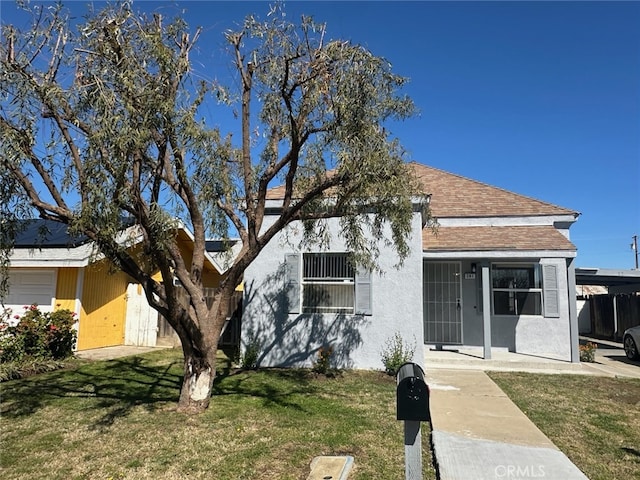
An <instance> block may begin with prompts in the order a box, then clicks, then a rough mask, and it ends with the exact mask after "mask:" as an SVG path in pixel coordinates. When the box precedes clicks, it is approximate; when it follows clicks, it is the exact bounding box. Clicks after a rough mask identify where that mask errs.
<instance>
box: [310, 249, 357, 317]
mask: <svg viewBox="0 0 640 480" xmlns="http://www.w3.org/2000/svg"><path fill="white" fill-rule="evenodd" d="M323 257H324V258H327V259H329V258H335V259H339V261H342V262H345V263H347V265H341V266H340V268H341V269H346V270H349V271H350V273H351V275H349V276H344V275H343V276H339V275H318V276H305V270H306V269H307V268H306V265H307V262H308V261H310V259H312V258H323ZM348 262H349V254H348V253H345V252H318V253H316V252H307V253H303V254H302V272H301V282H300V284H301V287H302V288H301V298H300V301H301V309H302V310H301V311H302V313H342V314H347V315H352V314H354V313H355V310H356V269H355V268H354V267H353V266H351V265H349V264H348ZM309 268H310V267H309ZM322 268H323V269H325V270H326V269H330V268H331V267H330V266H324V267H322ZM329 273H330V272H329ZM343 273H344V272H343ZM336 285H337V286H340V287H349V290H350V292H351V293H350V296H351V305H350V306H348V307H347V306H330V305H329V306H321V305H305V289H306V288H308V287H313V286H327V287H334V286H336Z"/></svg>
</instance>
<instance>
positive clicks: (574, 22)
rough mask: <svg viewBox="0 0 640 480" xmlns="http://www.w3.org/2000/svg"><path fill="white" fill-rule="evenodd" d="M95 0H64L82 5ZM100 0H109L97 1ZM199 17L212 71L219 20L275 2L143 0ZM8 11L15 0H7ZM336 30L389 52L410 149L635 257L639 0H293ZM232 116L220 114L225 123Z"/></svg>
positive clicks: (296, 10) (606, 258) (597, 248)
mask: <svg viewBox="0 0 640 480" xmlns="http://www.w3.org/2000/svg"><path fill="white" fill-rule="evenodd" d="M87 3H88V2H85V1H76V2H66V5H68V6H70V7H72V9H73V10H74V11H76V12H79V13H80V12H83V11H84V9H85V6H86V4H87ZM94 3H95V4H97V5H99V4H100V2H94ZM134 5H137V7H138V8H141V9H144V10H155V9H165V10H166V12H167V14H171V15H172V14H174V13H175V12H176V11H177V9H176V5H177V6H178V10H179V9H182V10H184V12H185V15H186V18H187V21H188V22H189V24H190V25H192V26H193V27H196V26H202V27H203V28H204V29H205V30H204V35H203V37H202V39H201V41H200V43H199V44H200V48H199V51H198V55H199V57H198V61H199V62H200V63H201V66H200V67H199V68H202V74H203V75H204V76H206V77H208V78H214V77H217V78H224V77H225V76H226V75H228V73H229V72H230V67H229V59H228V58H227V57H225V56H224V55H223V51H224V40H223V37H222V35H221V32H222V31H223V30H224V29H226V28H229V27H232V26H233V25H234V23H239V22H241V20H242V18H243V17H244V16H245V15H247V14H250V13H254V14H258V15H260V16H264V15H266V13H267V11H268V5H269V3H268V2H244V1H240V2H212V1H201V2H196V1H188V2H187V1H180V2H159V1H154V2H140V1H138V2H135V3H134ZM0 7H1V9H0V16H1V17H2V21H3V23H4V22H8V21H11V19H12V17H13V14H14V7H13V3H12V2H7V1H6V0H2V2H1V3H0ZM286 12H287V15H288V16H289V17H290V18H291V19H292V20H295V19H297V18H299V16H300V14H302V13H305V14H311V15H313V16H314V18H315V19H316V20H318V21H322V22H326V23H327V28H328V35H329V37H331V38H345V39H349V40H351V41H353V42H356V43H360V44H362V45H364V46H366V47H368V48H369V49H370V50H371V51H372V52H373V53H374V54H376V55H379V56H383V57H385V58H386V59H387V60H389V61H390V62H391V63H392V64H393V67H394V71H395V72H396V73H399V74H401V75H404V76H407V77H409V78H410V79H411V82H410V84H409V85H408V87H407V88H406V93H408V94H409V95H410V96H411V97H412V98H413V100H414V101H415V103H416V104H417V106H418V108H419V110H420V114H419V115H418V116H417V117H415V118H414V119H411V120H409V121H406V122H403V123H402V124H398V125H395V126H394V131H393V133H394V134H395V135H396V136H398V137H399V138H400V140H401V141H402V143H403V144H404V145H405V147H406V148H407V149H408V150H409V151H410V153H411V157H412V159H413V160H415V161H418V162H422V163H425V164H428V165H432V166H434V167H437V168H441V169H444V170H447V171H450V172H453V173H456V174H460V175H463V176H466V177H469V178H473V179H476V180H479V181H482V182H485V183H488V184H491V185H495V186H498V187H501V188H505V189H507V190H511V191H514V192H517V193H520V194H523V195H527V196H530V197H534V198H537V199H540V200H543V201H547V202H550V203H554V204H557V205H561V206H563V207H567V208H570V209H573V210H576V211H578V212H580V213H581V216H580V218H579V220H578V222H577V223H576V224H575V225H574V226H573V227H572V228H571V239H572V241H573V242H574V243H575V244H576V245H577V247H578V259H577V262H576V263H577V266H579V267H601V268H616V269H625V268H633V267H634V252H633V251H632V250H631V248H630V243H631V240H632V236H633V235H635V234H638V235H640V2H629V1H627V2H591V1H590V2H577V1H571V2H549V1H541V2H518V1H501V2H484V1H475V2H457V1H451V2H417V1H413V2H392V1H386V2H344V1H342V2H318V1H301V0H298V1H289V2H288V3H287V4H286ZM221 126H222V127H224V125H221Z"/></svg>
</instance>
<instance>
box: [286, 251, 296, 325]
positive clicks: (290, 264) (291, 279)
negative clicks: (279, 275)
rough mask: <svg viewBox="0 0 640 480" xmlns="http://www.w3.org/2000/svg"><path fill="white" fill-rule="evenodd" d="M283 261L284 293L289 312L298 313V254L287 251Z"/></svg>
mask: <svg viewBox="0 0 640 480" xmlns="http://www.w3.org/2000/svg"><path fill="white" fill-rule="evenodd" d="M284 262H285V281H284V288H285V295H286V298H287V303H288V307H289V313H300V255H298V254H297V253H289V254H287V255H285V257H284Z"/></svg>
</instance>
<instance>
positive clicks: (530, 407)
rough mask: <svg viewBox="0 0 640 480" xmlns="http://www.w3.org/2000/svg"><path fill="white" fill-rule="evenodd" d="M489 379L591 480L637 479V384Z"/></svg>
mask: <svg viewBox="0 0 640 480" xmlns="http://www.w3.org/2000/svg"><path fill="white" fill-rule="evenodd" d="M490 376H491V378H492V379H493V380H494V381H495V382H496V383H497V384H498V385H499V386H500V388H502V390H503V391H504V392H505V393H506V394H507V395H508V396H509V397H510V398H511V399H512V400H513V401H514V402H515V403H516V405H518V407H520V408H521V409H522V411H524V413H525V414H526V415H527V416H528V417H529V418H530V419H531V420H532V421H533V422H534V423H535V424H536V425H537V426H538V427H539V428H540V430H542V431H543V432H544V433H545V434H546V435H547V436H548V437H549V438H550V439H551V441H553V442H554V443H555V445H556V446H557V447H558V448H559V449H560V450H562V451H563V452H564V453H565V454H566V455H567V456H568V457H569V458H570V459H571V461H573V463H575V464H576V466H577V467H578V468H580V470H582V471H583V472H584V473H585V475H587V477H589V478H590V479H591V480H617V479H625V480H627V479H640V380H634V379H621V378H606V377H588V376H582V375H537V374H527V373H502V372H500V373H498V372H492V373H490Z"/></svg>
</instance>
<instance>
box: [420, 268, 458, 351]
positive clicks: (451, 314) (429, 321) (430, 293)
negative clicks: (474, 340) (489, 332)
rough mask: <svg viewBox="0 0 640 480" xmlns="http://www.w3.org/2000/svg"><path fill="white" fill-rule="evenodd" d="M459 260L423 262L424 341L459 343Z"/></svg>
mask: <svg viewBox="0 0 640 480" xmlns="http://www.w3.org/2000/svg"><path fill="white" fill-rule="evenodd" d="M460 270H461V266H460V263H459V262H424V263H423V282H424V284H423V300H422V301H423V307H424V309H423V311H424V341H425V343H434V344H462V297H461V295H462V290H461V284H460V281H461V278H460Z"/></svg>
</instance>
